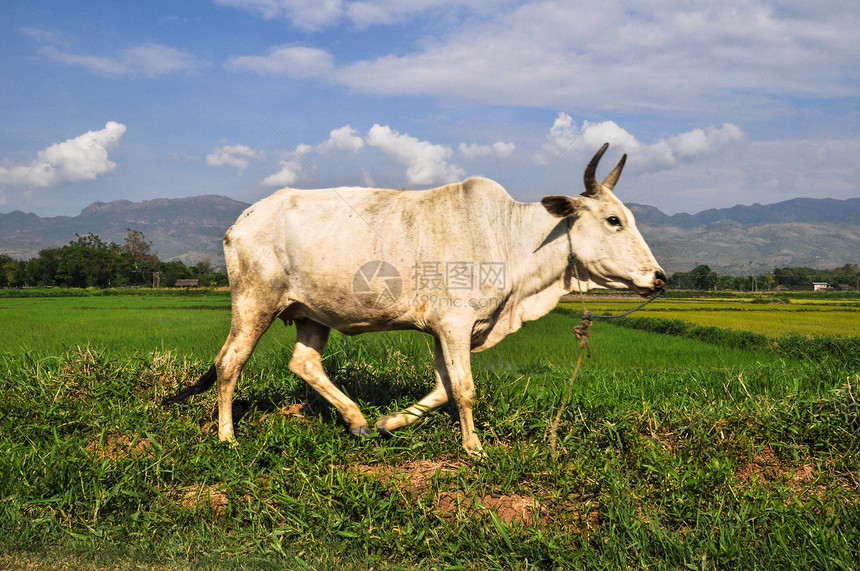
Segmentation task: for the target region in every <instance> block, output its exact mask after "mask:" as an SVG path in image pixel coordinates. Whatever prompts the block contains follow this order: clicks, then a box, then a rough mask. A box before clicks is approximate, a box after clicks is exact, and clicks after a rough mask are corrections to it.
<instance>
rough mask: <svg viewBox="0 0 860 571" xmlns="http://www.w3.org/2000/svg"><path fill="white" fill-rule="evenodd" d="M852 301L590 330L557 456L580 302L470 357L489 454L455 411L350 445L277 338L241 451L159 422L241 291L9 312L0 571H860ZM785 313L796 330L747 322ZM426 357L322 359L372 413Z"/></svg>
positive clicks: (209, 405)
mask: <svg viewBox="0 0 860 571" xmlns="http://www.w3.org/2000/svg"><path fill="white" fill-rule="evenodd" d="M812 302H814V303H812ZM635 303H636V302H632V301H626V300H625V301H615V300H603V299H596V300H589V301H588V305H589V309H592V310H593V311H597V312H606V311H612V312H618V311H621V309H622V307H623V308H625V309H626V308H629V307H631V306H632V305H635ZM856 303H857V300H856V299H855V300H852V299H850V298H849V299H847V300H846V299H841V300H839V301H838V303H834V304H827V303H822V302H821V301H820V300H810V301H809V302H807V301H805V300H801V299H791V300H790V303H783V302H782V300H779V301H775V302H773V303H771V302H770V301H767V300H766V302H765V303H752V302H751V300H743V299H737V298H733V299H727V300H716V299H698V300H685V299H667V300H660V301H659V302H655V303H654V304H652V306H653V307H654V309H655V311H653V312H648V313H644V312H643V314H642V315H645V316H646V319H647V318H663V319H668V320H683V321H686V322H691V323H697V324H701V325H706V326H709V327H710V328H705V329H699V330H694V332H695V331H705V333H707V335H698V336H696V335H678V334H673V335H666V334H660V333H655V332H653V331H646V330H638V329H631V328H629V327H627V326H625V327H621V326H618V325H616V324H612V323H608V322H596V323H595V325H594V332H593V334H592V338H591V344H592V349H593V355H592V357H591V358H590V359H585V360H584V362H583V365H582V368H581V371H580V373H579V375H578V377H577V379H576V383H575V385H574V387H573V391H572V393H571V397H570V400H569V401H568V402H567V403H566V405H567V406H566V409H565V410H566V412H565V414H564V416H563V419H562V420H563V422H562V424H561V426H560V428H559V433H558V437H559V453H558V454H557V455H555V456H554V455H552V454H551V453H550V451H549V446H548V443H547V440H548V432H549V426H550V423H551V421H552V418H553V417H554V416H555V413H556V412H557V411H558V408H559V406H560V405H561V399H562V397H563V395H564V393H565V390H566V388H567V384H568V380H569V379H570V375H571V372H572V369H573V366H574V363H575V361H576V357H577V354H578V344H577V342H576V340H575V338H574V336H573V334H572V333H571V329H572V327H573V326H574V325H576V324H577V323H578V321H579V316H578V314H577V313H576V310H577V309H580V308H581V304H580V302H579V301H575V302H573V303H569V304H567V306H568V307H567V308H563V309H561V310H558V311H556V312H553V313H551V314H550V315H548V316H546V317H545V318H544V319H542V320H540V321H537V322H534V323H530V324H528V325H527V326H526V327H525V328H524V329H523V330H522V331H520V332H519V333H517V334H515V335H513V336H511V337H509V338H508V339H506V340H505V341H503V342H502V343H501V344H500V345H499V346H497V347H495V348H493V349H491V350H489V351H487V352H484V353H480V354H477V355H475V356H474V358H473V367H474V370H475V380H476V385H477V389H478V402H477V405H476V409H475V414H476V425H477V427H478V429H479V430H480V431H481V433H482V434H481V437H482V440H483V442H484V444H485V446H487V455H486V457H485V458H483V459H474V458H470V457H468V456H466V455H465V454H464V453H463V452H462V449H461V447H460V443H459V428H458V426H457V421H456V413H455V412H454V409H453V408H451V407H445V408H443V409H442V410H440V411H438V412H435V413H433V414H430V415H428V416H427V417H426V418H425V419H422V420H421V421H420V422H419V423H417V424H416V425H415V426H414V427H411V428H409V429H406V430H403V431H401V432H398V433H396V434H395V435H394V436H393V437H391V438H388V439H383V438H380V437H372V438H369V439H365V440H356V439H353V438H351V437H350V436H348V434H347V431H346V430H345V428H344V426H343V424H342V422H341V421H340V420H339V419H338V418H337V416H336V415H335V414H334V411H333V410H332V409H331V407H330V406H328V404H327V403H325V402H324V401H322V400H321V399H320V398H319V397H318V396H316V395H315V393H313V391H312V390H310V389H308V388H307V387H306V386H305V385H304V384H303V383H301V382H299V381H298V380H297V379H296V378H295V377H294V376H293V375H291V374H290V373H289V372H288V370H287V366H286V365H287V362H288V360H289V357H290V355H291V350H292V339H293V335H294V333H293V329H292V328H288V327H284V326H282V325H280V324H276V325H275V326H273V328H272V329H271V330H270V331H269V332H268V333H267V334H266V335H265V336H264V338H263V340H262V341H261V344H260V346H259V347H258V349H257V352H256V353H255V356H254V358H253V359H252V362H251V363H249V366H248V367H247V369H246V371H245V373H244V374H243V378H242V380H241V381H240V386H239V390H238V391H237V400H236V405H235V407H234V409H235V414H236V418H237V426H236V433H237V438H238V439H239V441H240V442H241V445H240V446H239V447H238V448H230V447H228V446H225V445H222V444H219V443H218V442H217V435H216V432H217V428H216V427H214V418H215V406H214V404H215V399H214V391H213V392H211V393H209V394H206V395H201V396H199V397H195V398H193V399H192V400H191V401H189V402H188V403H185V404H183V405H180V406H176V407H174V408H170V409H165V408H163V407H161V406H160V405H159V401H160V400H161V398H163V397H164V396H166V395H168V394H170V393H172V392H174V391H175V390H176V389H177V388H178V387H179V386H180V385H182V384H184V383H187V382H190V381H193V380H195V379H196V377H197V376H198V375H199V374H200V373H202V372H203V371H204V370H205V369H206V368H207V367H208V366H209V364H210V363H211V359H212V358H213V357H214V355H215V353H216V352H217V351H218V349H219V348H220V346H221V344H222V342H223V340H224V337H225V336H226V333H227V331H228V328H229V321H230V313H229V297H228V296H227V294H226V293H223V292H216V293H211V294H206V293H204V292H200V293H196V294H183V295H176V296H166V295H162V296H140V295H121V296H85V297H68V296H61V297H53V298H42V297H33V298H27V299H21V298H11V297H0V320H2V323H3V326H4V329H5V333H6V335H4V336H3V337H2V338H0V375H2V378H3V379H4V395H3V399H0V446H2V448H3V450H4V451H5V452H4V454H3V455H0V497H2V498H3V500H4V501H3V502H2V504H0V531H2V539H0V568H21V569H80V568H83V569H101V568H110V569H137V568H152V569H188V568H201V569H212V568H227V569H277V568H312V569H340V568H345V567H349V568H355V567H356V566H357V567H358V568H368V569H369V568H374V569H413V568H419V569H444V568H450V569H457V568H459V569H530V568H541V569H543V568H583V569H617V568H628V567H632V568H655V569H674V568H696V569H712V568H765V569H768V568H774V569H785V568H821V569H856V568H860V555H858V550H857V548H856V546H857V545H858V544H860V507H858V506H860V490H858V484H860V440H858V436H857V435H858V434H860V405H858V402H857V398H858V397H860V394H858V391H860V387H858V385H860V367H858V366H857V361H856V360H852V358H851V357H849V358H846V354H847V353H845V351H852V354H853V350H854V348H855V347H857V343H858V341H860V339H858V333H857V331H856V327H857V318H858V317H860V313H856V310H857V306H856ZM852 304H854V305H852ZM652 306H649V309H650V308H651V307H652ZM673 312H674V313H673ZM771 313H778V314H780V315H782V314H786V315H789V314H790V315H791V317H792V319H789V320H786V322H785V323H786V325H785V326H783V328H782V329H777V328H776V326H774V325H771V326H770V327H769V328H768V329H767V330H766V331H760V330H759V329H757V327H758V325H756V324H755V323H754V322H756V321H760V318H761V319H764V318H768V317H770V315H769V314H771ZM702 316H708V317H706V318H705V319H711V320H713V321H710V322H706V321H704V320H699V318H701V317H702ZM750 316H755V319H750V318H749V317H750ZM834 317H838V319H834ZM852 318H854V319H852ZM720 319H722V321H720ZM822 322H824V326H823V329H822V331H826V332H831V333H828V334H832V335H836V334H838V335H840V337H834V338H826V339H823V338H820V337H814V338H811V341H810V342H814V343H813V344H814V345H815V347H817V352H816V353H815V357H814V358H811V357H809V355H808V354H807V353H804V352H803V351H794V352H791V351H789V352H786V351H785V350H783V347H784V346H785V343H784V342H783V337H782V336H783V335H786V334H791V333H794V334H797V333H800V334H802V335H807V334H809V333H812V334H813V335H815V333H814V332H813V331H812V330H813V328H815V327H818V326H821V325H822ZM667 323H668V327H669V329H672V328H675V327H676V326H674V325H672V322H668V321H667ZM745 324H746V326H745ZM646 325H647V324H646ZM658 325H659V323H658ZM663 325H665V324H663ZM714 326H718V327H719V328H720V329H717V327H714ZM795 326H796V327H795ZM736 328H740V329H744V330H747V331H753V332H755V331H760V332H761V333H764V334H766V335H767V337H766V338H765V342H764V343H757V344H745V343H744V342H743V341H744V339H745V338H744V337H743V336H742V335H741V336H740V337H738V336H737V335H736V334H732V333H731V331H733V330H734V329H736ZM715 331H716V332H719V331H725V332H727V333H725V334H724V335H720V334H716V333H714V332H715ZM834 331H835V333H833V332H834ZM732 335H735V336H734V337H733V336H732ZM737 339H740V341H741V342H737ZM755 339H759V338H755ZM431 346H432V342H431V341H430V340H429V338H428V337H427V336H426V335H423V334H419V333H413V332H392V333H387V334H375V335H365V336H358V337H352V338H345V337H343V336H340V335H339V334H333V336H332V340H331V342H330V345H329V348H328V350H327V353H326V356H325V365H326V367H327V369H328V371H329V373H330V375H331V376H332V377H333V378H334V379H335V380H336V382H338V384H340V385H341V386H342V387H343V388H344V390H345V391H347V392H348V393H349V394H350V395H351V396H352V397H353V398H355V399H356V400H357V401H358V402H359V404H360V406H361V407H362V410H363V411H364V412H365V414H366V416H367V417H368V418H369V419H373V418H376V417H377V416H379V415H382V414H386V413H389V412H392V411H394V410H397V409H398V408H401V407H403V406H405V405H406V404H407V403H411V402H413V401H414V400H416V399H417V398H420V397H421V396H423V394H424V393H426V392H427V391H428V390H429V389H430V388H431V386H432V366H431V356H430V350H429V348H430V347H431ZM744 347H746V348H744Z"/></svg>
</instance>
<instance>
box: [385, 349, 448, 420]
mask: <svg viewBox="0 0 860 571" xmlns="http://www.w3.org/2000/svg"><path fill="white" fill-rule="evenodd" d="M433 364H434V368H435V370H436V386H435V387H434V388H433V391H431V392H430V394H428V395H427V396H426V397H424V398H423V399H421V400H420V401H418V402H417V403H415V404H413V405H412V406H410V407H409V408H407V409H404V410H401V411H400V412H397V413H395V414H389V415H386V416H383V417H382V418H380V419H379V420H377V421H376V430H378V431H379V432H381V433H382V434H388V433H389V432H391V431H392V430H396V429H398V428H403V427H404V426H409V425H410V424H412V423H413V422H415V421H416V420H418V419H419V418H421V417H422V416H423V415H424V414H425V413H426V412H427V411H429V410H432V409H434V408H436V407H437V406H441V405H443V404H445V403H446V402H448V399H449V398H450V393H451V381H450V379H449V378H448V367H447V366H446V365H445V357H444V355H443V354H442V344H441V342H440V341H439V338H438V337H437V338H436V349H435V351H434V353H433Z"/></svg>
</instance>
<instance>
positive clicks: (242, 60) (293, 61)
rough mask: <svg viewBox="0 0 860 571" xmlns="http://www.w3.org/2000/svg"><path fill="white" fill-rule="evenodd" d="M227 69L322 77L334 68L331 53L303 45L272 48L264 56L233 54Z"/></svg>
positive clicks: (302, 76) (228, 61)
mask: <svg viewBox="0 0 860 571" xmlns="http://www.w3.org/2000/svg"><path fill="white" fill-rule="evenodd" d="M226 67H227V69H231V70H242V71H252V72H255V73H259V74H261V75H284V76H288V77H300V78H304V77H323V76H325V75H327V74H329V73H330V72H331V71H332V70H333V69H334V61H333V59H332V56H331V54H329V53H328V52H326V51H325V50H321V49H317V48H310V47H305V46H282V47H278V48H273V49H271V50H270V51H269V53H268V55H265V56H233V57H231V58H229V59H228V60H227V64H226Z"/></svg>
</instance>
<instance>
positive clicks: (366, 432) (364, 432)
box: [349, 424, 370, 438]
mask: <svg viewBox="0 0 860 571" xmlns="http://www.w3.org/2000/svg"><path fill="white" fill-rule="evenodd" d="M349 432H350V433H351V434H352V435H353V436H357V437H359V438H367V437H368V436H370V427H369V426H367V425H366V424H362V425H361V426H351V427H350V428H349Z"/></svg>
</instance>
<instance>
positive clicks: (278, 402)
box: [202, 364, 454, 426]
mask: <svg viewBox="0 0 860 571" xmlns="http://www.w3.org/2000/svg"><path fill="white" fill-rule="evenodd" d="M326 373H327V374H328V376H329V378H330V379H331V381H332V382H333V383H334V384H335V385H336V386H337V387H338V388H340V389H341V390H342V391H343V392H344V393H346V395H347V396H348V397H349V398H350V399H352V400H353V401H355V403H356V404H357V405H358V407H359V408H360V409H361V410H362V413H364V415H365V417H366V418H367V419H368V421H369V422H370V423H371V424H373V422H374V420H375V418H376V416H377V415H380V416H381V415H384V414H390V413H392V412H395V411H397V410H401V409H403V408H405V407H407V406H409V405H411V404H413V403H415V402H417V401H418V400H420V399H421V398H423V397H424V396H425V395H426V394H427V393H429V392H430V390H431V389H432V388H433V384H434V382H435V381H434V378H433V374H432V373H430V374H429V375H425V376H423V377H420V376H419V378H413V379H408V381H409V382H404V379H403V378H402V377H397V376H394V375H388V374H381V375H379V374H374V371H372V370H371V369H370V368H369V367H362V365H360V364H358V365H349V366H347V367H342V368H339V369H332V370H326ZM288 374H289V375H290V377H291V381H292V382H291V383H289V384H290V385H291V386H292V388H290V389H286V390H280V389H276V388H266V387H261V388H260V389H257V390H254V391H252V392H250V393H248V394H246V395H243V396H237V397H236V398H235V399H234V400H233V422H234V423H236V424H238V423H241V422H243V420H246V417H249V416H250V417H253V416H258V415H266V414H285V415H288V416H289V415H293V416H303V417H313V418H319V419H320V420H322V421H324V422H339V423H341V424H343V425H344V426H346V424H345V423H344V422H343V420H342V419H341V416H340V413H339V412H338V411H337V409H335V408H334V406H332V405H331V403H329V402H328V401H327V400H326V399H325V398H324V397H323V396H322V395H320V394H319V393H318V392H317V391H316V390H314V389H313V388H312V387H311V386H310V385H308V384H307V383H306V382H304V381H303V380H302V379H299V378H298V377H295V376H294V375H293V374H292V373H288ZM446 409H447V407H440V410H446ZM452 410H454V409H452ZM217 420H218V406H217V404H216V405H214V406H213V407H212V408H211V409H210V410H209V414H208V415H207V418H206V419H205V420H203V421H202V424H208V423H210V422H215V423H217Z"/></svg>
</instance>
